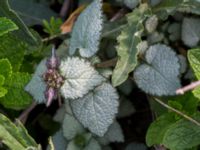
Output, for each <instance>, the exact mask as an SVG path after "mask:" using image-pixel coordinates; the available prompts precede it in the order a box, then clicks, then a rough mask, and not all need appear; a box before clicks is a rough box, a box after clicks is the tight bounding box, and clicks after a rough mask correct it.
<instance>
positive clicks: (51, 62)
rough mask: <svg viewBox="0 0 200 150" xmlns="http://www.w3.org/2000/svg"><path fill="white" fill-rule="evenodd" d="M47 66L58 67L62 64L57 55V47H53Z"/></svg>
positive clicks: (50, 67)
mask: <svg viewBox="0 0 200 150" xmlns="http://www.w3.org/2000/svg"><path fill="white" fill-rule="evenodd" d="M46 65H47V68H49V69H57V68H58V67H59V65H60V60H59V59H58V57H57V56H56V53H55V47H53V48H52V52H51V57H50V58H49V59H47V63H46Z"/></svg>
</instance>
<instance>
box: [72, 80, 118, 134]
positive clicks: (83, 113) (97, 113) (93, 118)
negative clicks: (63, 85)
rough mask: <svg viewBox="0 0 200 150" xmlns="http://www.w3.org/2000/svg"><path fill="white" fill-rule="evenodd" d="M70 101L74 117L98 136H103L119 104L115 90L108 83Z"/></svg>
mask: <svg viewBox="0 0 200 150" xmlns="http://www.w3.org/2000/svg"><path fill="white" fill-rule="evenodd" d="M70 102H71V106H72V111H73V112H74V115H75V117H76V118H77V119H78V120H79V121H80V122H81V123H82V124H83V126H84V127H86V128H89V130H90V131H91V132H93V133H95V134H97V135H98V136H103V135H104V134H105V132H106V131H107V129H108V127H109V126H110V125H111V124H112V122H113V119H114V117H115V115H116V113H117V109H118V105H119V101H118V95H117V93H116V90H115V89H114V88H113V87H112V86H111V85H110V84H108V83H103V84H102V85H100V86H98V87H97V88H95V89H94V90H93V91H91V92H90V93H88V94H87V95H85V96H84V97H82V98H79V99H76V100H71V101H70Z"/></svg>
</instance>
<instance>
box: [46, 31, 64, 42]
mask: <svg viewBox="0 0 200 150" xmlns="http://www.w3.org/2000/svg"><path fill="white" fill-rule="evenodd" d="M63 35H65V34H63V33H60V34H56V35H52V36H50V37H47V38H44V39H42V42H48V41H50V40H53V39H55V38H58V37H60V36H63Z"/></svg>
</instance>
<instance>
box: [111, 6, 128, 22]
mask: <svg viewBox="0 0 200 150" xmlns="http://www.w3.org/2000/svg"><path fill="white" fill-rule="evenodd" d="M125 13H126V10H125V9H124V8H122V9H120V10H119V11H118V12H117V13H116V14H115V15H114V16H113V17H112V18H111V19H110V22H114V21H116V20H118V19H120V18H122V17H123V16H124V15H125Z"/></svg>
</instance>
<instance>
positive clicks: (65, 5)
mask: <svg viewBox="0 0 200 150" xmlns="http://www.w3.org/2000/svg"><path fill="white" fill-rule="evenodd" d="M70 3H71V0H64V2H63V5H62V8H61V10H60V14H59V15H60V17H62V18H65V16H66V15H67V12H68V10H69V6H70Z"/></svg>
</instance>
